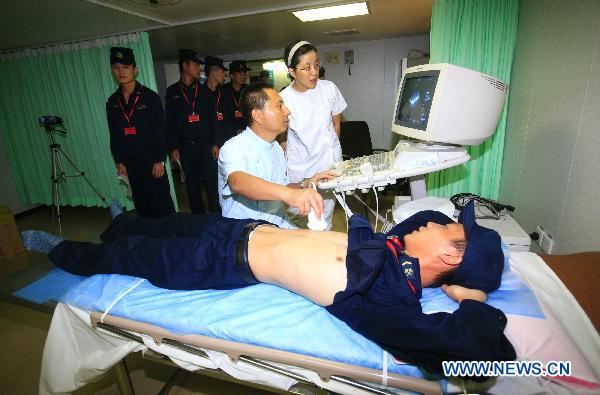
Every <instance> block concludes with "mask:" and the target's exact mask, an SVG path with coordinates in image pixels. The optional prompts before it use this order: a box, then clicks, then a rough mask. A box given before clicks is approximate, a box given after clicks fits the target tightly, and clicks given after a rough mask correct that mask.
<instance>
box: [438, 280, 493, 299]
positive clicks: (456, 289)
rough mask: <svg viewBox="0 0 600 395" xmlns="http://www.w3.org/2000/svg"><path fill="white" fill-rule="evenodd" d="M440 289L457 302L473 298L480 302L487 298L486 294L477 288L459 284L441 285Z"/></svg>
mask: <svg viewBox="0 0 600 395" xmlns="http://www.w3.org/2000/svg"><path fill="white" fill-rule="evenodd" d="M442 291H444V292H445V293H446V295H448V296H449V297H450V298H452V299H454V300H456V301H457V302H458V303H460V302H462V301H463V300H465V299H473V300H478V301H480V302H485V300H486V299H487V294H486V293H485V292H483V291H480V290H478V289H470V288H465V287H461V286H460V285H447V284H444V285H442Z"/></svg>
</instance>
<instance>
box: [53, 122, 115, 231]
mask: <svg viewBox="0 0 600 395" xmlns="http://www.w3.org/2000/svg"><path fill="white" fill-rule="evenodd" d="M45 128H46V131H47V132H48V136H49V138H50V145H49V147H50V160H51V164H52V176H51V179H52V206H53V210H52V217H53V218H54V213H55V212H56V218H58V233H59V234H60V235H61V236H62V222H61V214H60V190H59V188H58V187H59V183H60V182H67V177H83V179H84V180H85V182H87V184H88V185H89V186H90V188H92V190H93V191H94V192H95V193H96V195H98V197H99V198H100V199H101V200H102V201H103V202H104V203H105V204H106V199H105V198H104V196H102V195H101V194H100V192H99V191H98V190H97V189H96V188H95V187H94V185H93V184H92V183H91V182H90V180H89V179H88V178H87V177H86V176H85V173H84V172H83V171H81V169H79V167H78V166H77V165H76V164H75V162H74V161H73V159H71V157H70V156H69V155H67V153H66V152H65V151H64V150H63V149H62V148H61V146H60V144H58V143H57V142H56V132H59V133H63V134H66V132H65V131H64V130H59V129H56V126H54V125H45ZM61 155H62V156H64V157H65V159H66V160H67V161H68V162H69V163H70V164H71V166H72V167H73V169H75V172H74V173H71V174H67V173H65V170H64V168H63V165H62V160H61Z"/></svg>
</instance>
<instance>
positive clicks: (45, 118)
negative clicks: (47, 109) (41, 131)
mask: <svg viewBox="0 0 600 395" xmlns="http://www.w3.org/2000/svg"><path fill="white" fill-rule="evenodd" d="M62 123H63V120H62V118H61V117H59V116H56V115H42V116H41V117H40V125H42V126H46V127H48V126H53V125H62Z"/></svg>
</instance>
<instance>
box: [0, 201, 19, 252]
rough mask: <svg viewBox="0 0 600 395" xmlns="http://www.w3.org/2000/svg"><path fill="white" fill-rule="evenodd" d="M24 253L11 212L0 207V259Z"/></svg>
mask: <svg viewBox="0 0 600 395" xmlns="http://www.w3.org/2000/svg"><path fill="white" fill-rule="evenodd" d="M22 251H24V249H23V243H22V242H21V235H20V234H19V230H18V229H17V224H15V217H14V216H13V214H12V212H11V211H10V210H9V209H8V208H7V207H4V206H0V259H5V258H10V257H11V256H14V255H16V254H18V253H19V252H22Z"/></svg>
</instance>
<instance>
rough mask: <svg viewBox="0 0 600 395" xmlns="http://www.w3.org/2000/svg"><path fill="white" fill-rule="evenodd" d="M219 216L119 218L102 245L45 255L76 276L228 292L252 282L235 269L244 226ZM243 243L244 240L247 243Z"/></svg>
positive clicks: (76, 245)
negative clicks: (110, 276)
mask: <svg viewBox="0 0 600 395" xmlns="http://www.w3.org/2000/svg"><path fill="white" fill-rule="evenodd" d="M256 222H257V221H256V220H253V219H247V220H237V219H231V218H223V217H221V216H218V215H196V214H187V213H174V214H171V215H169V216H167V217H164V218H158V219H145V218H139V217H134V216H127V215H124V214H121V215H119V216H117V217H116V218H115V219H114V220H113V221H112V223H111V224H110V226H109V227H108V229H107V230H106V231H105V232H104V233H103V234H102V235H101V238H102V240H103V242H102V243H99V244H96V243H88V242H77V241H63V242H62V243H60V244H59V245H57V246H56V247H55V248H54V249H53V250H52V251H51V252H50V254H48V256H49V257H50V260H51V261H52V262H53V263H54V264H55V265H56V266H58V267H60V268H62V269H64V270H66V271H68V272H70V273H73V274H78V275H83V276H91V275H94V274H125V275H129V276H135V277H141V278H145V279H147V280H148V281H150V282H151V283H152V284H154V285H156V286H157V287H161V288H167V289H181V290H191V289H232V288H241V287H245V286H248V285H252V284H255V283H256V280H252V279H251V278H248V276H247V275H245V273H244V272H240V270H242V271H243V268H242V269H240V268H239V267H238V262H237V260H236V252H237V251H236V247H237V245H238V242H240V240H241V241H242V242H244V241H246V240H247V235H244V234H243V230H244V227H245V226H246V225H247V224H251V223H256ZM246 242H247V241H246Z"/></svg>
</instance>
